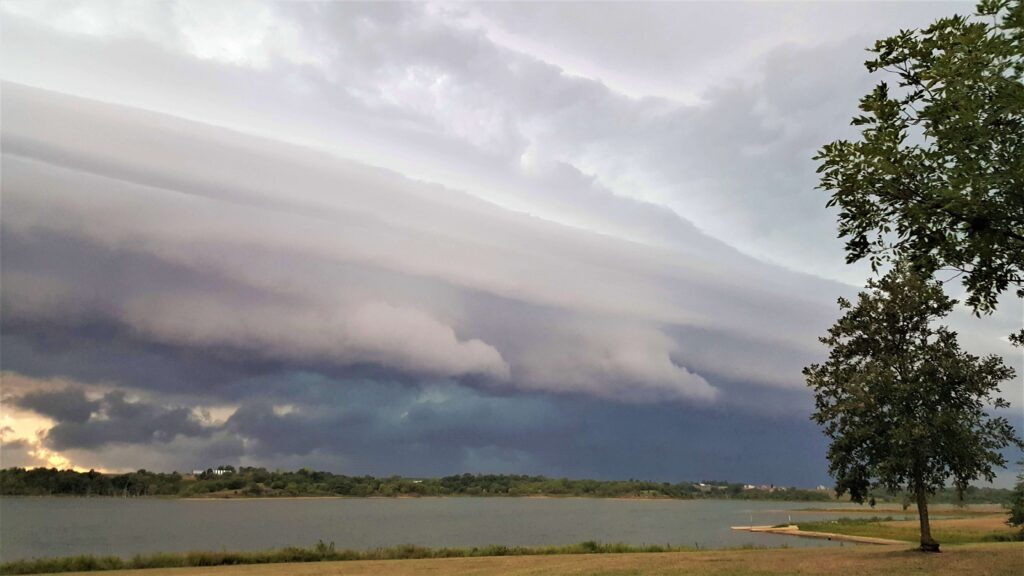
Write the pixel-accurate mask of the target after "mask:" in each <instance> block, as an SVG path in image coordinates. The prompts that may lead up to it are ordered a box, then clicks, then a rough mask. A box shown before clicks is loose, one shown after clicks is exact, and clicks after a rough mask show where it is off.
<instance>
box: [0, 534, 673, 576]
mask: <svg viewBox="0 0 1024 576" xmlns="http://www.w3.org/2000/svg"><path fill="white" fill-rule="evenodd" d="M685 549H686V548H676V547H672V546H630V545H627V544H602V543H599V542H594V541H589V542H581V543H579V544H573V545H570V546H545V547H523V546H483V547H474V548H424V547H421V546H413V545H405V546H395V547H391V548H377V549H374V550H336V549H335V547H334V544H325V543H324V542H319V543H317V544H316V545H315V546H312V547H309V548H303V547H289V548H281V549H279V550H266V551H261V552H188V553H184V554H170V553H165V554H143V555H137V556H134V557H132V558H129V559H124V558H120V557H118V556H91V555H86V556H68V557H63V558H46V559H39V560H20V561H15V562H7V563H4V564H0V574H43V573H51V574H52V573H57V572H90V571H96V570H133V569H134V570H142V569H152V568H183V567H201V566H204V567H209V566H231V565H251V564H280V563H305V562H342V561H345V562H350V561H356V560H410V559H425V558H474V557H491V556H494V557H502V556H550V555H555V554H562V555H576V554H626V553H629V554H641V553H642V554H652V553H659V552H679V551H682V550H685Z"/></svg>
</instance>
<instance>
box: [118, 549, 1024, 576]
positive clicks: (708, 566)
mask: <svg viewBox="0 0 1024 576" xmlns="http://www.w3.org/2000/svg"><path fill="white" fill-rule="evenodd" d="M111 574H112V575H114V574H116V576H242V575H253V576H314V575H325V576H334V575H337V576H340V575H345V576H380V575H384V574H387V575H394V576H438V575H446V576H449V575H450V576H484V575H493V574H503V575H510V576H563V575H564V576H570V575H589V576H596V575H604V576H624V575H633V574H637V575H640V574H642V575H652V576H683V575H686V576H734V575H740V574H744V575H750V574H759V575H782V574H802V575H806V576H831V575H844V576H845V575H848V574H871V575H881V576H887V575H892V576H896V575H901V576H902V575H914V574H920V575H925V574H927V575H937V576H947V575H948V576H954V575H956V576H960V575H962V574H971V575H972V576H1011V575H1012V576H1018V575H1019V574H1024V544H1021V543H1015V542H1010V543H993V544H975V545H966V546H958V547H955V548H951V549H949V550H947V551H945V552H943V553H941V554H923V553H921V552H917V551H914V550H911V549H909V548H903V547H900V546H856V547H855V546H846V547H841V548H839V547H837V548H803V549H779V550H712V551H703V552H670V553H663V554H602V555H586V556H517V557H496V558H445V559H430V560H374V561H353V562H319V563H309V564H265V565H258V566H221V567H215V568H170V569H151V570H133V571H124V572H114V573H111Z"/></svg>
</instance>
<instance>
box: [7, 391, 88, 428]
mask: <svg viewBox="0 0 1024 576" xmlns="http://www.w3.org/2000/svg"><path fill="white" fill-rule="evenodd" d="M9 401H11V402H13V403H14V404H15V405H16V406H20V407H22V408H26V409H28V410H32V411H33V412H37V413H39V414H42V415H43V416H47V417H49V418H52V419H54V420H57V421H58V422H67V423H69V424H82V423H84V422H85V421H87V420H89V416H90V415H92V413H93V412H95V411H96V410H97V409H98V408H99V407H100V403H99V402H97V401H95V400H89V399H88V398H86V396H85V392H83V391H82V390H73V389H70V388H68V389H65V390H59V391H55V392H33V393H29V394H26V395H24V396H20V397H17V398H14V399H12V400H9Z"/></svg>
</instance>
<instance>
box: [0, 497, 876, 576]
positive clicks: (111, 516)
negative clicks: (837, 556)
mask: <svg viewBox="0 0 1024 576" xmlns="http://www.w3.org/2000/svg"><path fill="white" fill-rule="evenodd" d="M835 506H836V504H835V503H827V502H754V501H740V500H611V499H607V500H606V499H586V498H415V499H381V498H373V499H238V500H175V499H157V498H151V499H150V498H136V499H118V498H64V497H55V498H21V497H3V498H0V558H2V559H3V560H4V561H12V560H18V559H25V558H42V557H52V556H67V555H73V554H97V555H100V554H113V555H117V556H131V555H133V554H140V553H142V554H145V553H152V552H185V551H191V550H231V551H240V550H264V549H269V548H279V547H283V546H290V545H299V546H310V545H313V544H315V543H316V542H317V540H323V541H325V542H334V543H335V545H336V546H337V547H338V548H339V549H342V548H351V549H369V548H376V547H384V546H395V545H399V544H417V545H421V546H429V547H439V546H449V547H472V546H482V545H487V544H505V545H509V546H546V545H562V544H574V543H577V542H582V541H585V540H597V541H601V542H625V543H628V544H671V545H674V546H683V545H685V546H695V545H697V546H701V547H729V546H743V545H756V546H772V547H777V546H783V545H786V546H828V545H836V544H835V543H833V542H829V541H823V540H812V539H805V538H794V537H790V536H779V535H773V534H755V533H750V532H738V531H733V530H730V529H729V527H730V526H735V525H748V524H751V523H753V524H760V525H764V524H772V525H774V524H781V523H784V522H787V521H788V520H789V518H790V516H792V518H793V520H794V521H795V520H797V519H804V520H808V519H822V518H835V517H838V516H841V515H842V514H841V513H836V512H796V511H794V510H796V509H800V508H812V507H835ZM885 514H888V512H887V513H885ZM847 545H849V544H847Z"/></svg>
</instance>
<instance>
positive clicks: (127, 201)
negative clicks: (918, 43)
mask: <svg viewBox="0 0 1024 576" xmlns="http://www.w3.org/2000/svg"><path fill="white" fill-rule="evenodd" d="M970 10H971V5H970V4H964V3H902V4H897V3H793V4H778V3H753V4H746V3H714V4H710V3H708V4H705V3H675V4H669V3H652V4H644V3H629V4H625V3H621V4H616V3H599V4H592V3H545V4H529V3H508V4H506V3H482V4H470V3H456V4H444V3H420V4H399V3H373V4H359V3H340V2H327V3H305V2H287V3H285V2H281V3H273V2H258V1H252V2H211V1H202V2H192V1H182V2H115V1H111V2H105V1H95V0H94V1H89V2H73V1H61V2H46V1H32V2H27V1H25V2H20V1H5V2H3V3H2V4H0V48H2V50H0V80H2V85H0V90H2V92H0V99H2V100H0V103H2V109H0V112H2V137H3V139H2V184H3V188H2V220H0V223H2V227H0V232H2V280H3V283H2V326H0V327H2V333H0V338H2V340H0V345H2V387H3V389H2V400H3V402H2V433H3V451H2V454H0V465H3V466H5V467H6V466H38V465H47V466H62V467H64V466H70V467H77V468H84V469H87V468H97V469H103V470H110V471H118V470H130V469H137V468H146V469H151V470H180V471H187V470H192V469H195V468H207V467H211V466H216V465H219V464H232V465H236V466H238V465H245V466H266V467H269V468H299V467H310V468H317V469H325V470H331V471H335V472H340V473H347V474H360V475H361V474H376V475H391V474H401V475H407V476H437V475H445V474H454V473H463V472H491V473H531V474H546V475H552V476H569V477H590V478H605V479H613V478H617V479H624V478H643V479H653V480H663V481H681V480H709V479H724V480H732V481H742V482H755V483H774V484H783V485H799V486H813V485H816V484H819V483H828V481H829V480H828V476H827V464H826V461H825V449H826V440H825V437H824V436H823V434H821V432H820V430H819V429H818V428H817V427H816V425H814V424H813V423H812V422H811V421H810V420H809V414H810V412H811V410H812V409H813V398H812V395H811V393H810V391H809V390H808V389H807V388H806V386H805V384H804V381H803V378H802V376H801V373H800V370H801V368H802V367H804V366H806V365H808V364H809V363H812V362H816V361H821V360H822V359H823V358H824V357H825V350H824V348H823V346H822V345H821V344H819V343H818V342H817V337H818V336H820V335H822V334H823V333H824V331H825V329H826V328H827V327H828V326H829V325H830V324H831V323H832V322H833V321H834V320H835V319H836V318H837V317H838V315H839V313H838V308H837V306H836V298H837V297H839V296H847V297H849V296H851V295H854V294H856V292H857V290H858V287H860V286H862V285H863V282H864V280H865V279H866V278H867V277H868V276H869V274H870V271H869V269H868V268H867V266H866V265H861V264H855V265H847V264H845V262H844V257H843V245H842V240H840V239H837V238H836V229H835V217H836V214H835V213H834V212H833V211H831V210H829V209H826V208H825V202H826V200H827V194H826V193H825V192H823V191H821V190H816V189H815V188H816V185H817V180H816V174H815V168H816V164H815V162H814V160H813V159H812V158H813V156H814V154H815V151H816V150H817V149H818V148H819V147H820V146H821V145H823V144H825V143H827V142H830V141H832V140H835V139H838V138H853V137H855V136H856V132H854V131H853V129H852V128H851V127H850V126H849V119H850V118H851V117H852V116H853V114H854V113H855V112H856V105H857V101H858V99H859V98H860V97H861V96H862V95H863V94H865V93H867V92H868V91H869V90H870V89H871V87H872V86H873V85H874V84H875V83H876V82H878V81H879V80H880V78H879V77H877V75H876V76H874V77H873V76H872V75H870V74H868V73H867V72H866V71H865V70H864V68H863V61H864V60H865V59H866V57H867V53H866V52H865V50H864V49H865V47H867V46H869V45H870V44H871V43H873V41H874V40H875V39H878V38H882V37H885V36H887V35H891V34H893V33H895V32H897V31H898V30H900V29H901V28H914V27H920V26H924V25H927V24H928V23H930V22H931V21H933V20H934V19H936V18H938V17H942V16H946V15H949V14H952V13H955V12H960V13H967V12H970ZM948 286H949V288H950V290H951V291H952V292H954V293H956V292H957V290H958V288H957V286H956V285H955V283H951V284H949V285H948ZM949 322H950V324H951V325H952V326H953V327H954V328H955V329H956V330H958V331H959V332H960V334H961V341H962V343H963V344H964V346H965V347H966V348H967V349H968V350H970V351H972V352H974V353H977V354H989V353H994V354H1000V355H1002V356H1003V357H1004V358H1005V359H1006V361H1007V362H1008V363H1009V364H1011V365H1012V366H1015V367H1016V368H1017V369H1018V373H1020V372H1024V370H1021V368H1022V358H1021V354H1020V352H1019V350H1014V349H1013V348H1012V347H1011V346H1010V345H1009V343H1008V342H1007V340H1006V335H1007V334H1009V333H1010V332H1011V331H1013V330H1015V329H1017V328H1019V327H1020V326H1021V323H1022V307H1021V302H1020V300H1018V299H1013V298H1005V299H1004V300H1003V302H1002V305H1001V307H1000V310H999V312H998V313H997V314H995V315H993V316H987V317H984V318H981V319H978V318H973V317H972V316H971V315H970V314H968V313H966V312H965V311H963V310H960V311H958V312H957V313H956V314H955V315H954V316H953V317H951V318H950V319H949ZM1003 392H1004V394H1005V396H1006V397H1007V399H1009V400H1010V401H1011V402H1012V403H1013V404H1014V407H1013V408H1012V409H1011V410H1010V411H1008V412H1007V415H1008V416H1010V417H1011V418H1012V419H1013V420H1014V422H1015V423H1017V424H1018V425H1020V424H1021V423H1022V422H1024V418H1021V417H1020V410H1019V407H1020V406H1021V404H1022V400H1024V399H1022V386H1021V377H1020V376H1018V378H1017V379H1016V380H1014V381H1011V382H1007V383H1006V384H1005V386H1004V388H1003ZM1012 475H1013V474H1012V472H1006V473H1004V474H1003V475H1002V476H1001V479H1000V482H1002V483H1008V482H1009V479H1010V478H1012Z"/></svg>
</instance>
